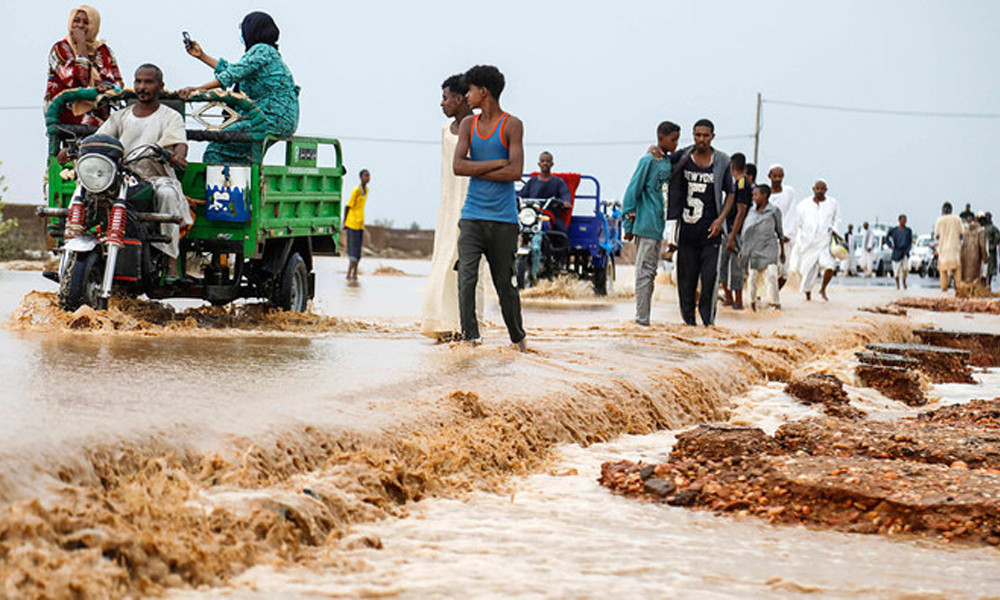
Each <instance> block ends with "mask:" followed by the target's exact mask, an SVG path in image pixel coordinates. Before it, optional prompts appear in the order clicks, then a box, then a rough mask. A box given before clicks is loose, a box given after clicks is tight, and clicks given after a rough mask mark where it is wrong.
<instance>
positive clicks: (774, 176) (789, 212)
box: [767, 165, 796, 289]
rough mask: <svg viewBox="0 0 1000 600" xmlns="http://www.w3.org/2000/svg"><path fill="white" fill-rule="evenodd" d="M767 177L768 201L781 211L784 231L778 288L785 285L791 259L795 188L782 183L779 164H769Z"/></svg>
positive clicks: (782, 177) (782, 170) (782, 168)
mask: <svg viewBox="0 0 1000 600" xmlns="http://www.w3.org/2000/svg"><path fill="white" fill-rule="evenodd" d="M767 178H768V179H770V180H771V199H770V203H771V204H773V205H775V206H776V207H778V210H780V211H781V227H782V230H783V231H784V232H785V239H784V240H783V241H784V242H785V252H786V254H785V256H786V258H787V260H783V261H781V262H779V263H778V288H779V289H780V288H782V287H784V285H785V280H786V279H787V278H788V270H789V263H790V261H791V256H792V250H793V249H794V247H795V246H794V241H795V233H796V232H795V223H796V217H795V189H794V188H793V187H792V186H790V185H784V181H785V168H784V167H782V166H781V165H771V168H769V169H768V170H767Z"/></svg>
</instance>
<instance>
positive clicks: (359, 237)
mask: <svg viewBox="0 0 1000 600" xmlns="http://www.w3.org/2000/svg"><path fill="white" fill-rule="evenodd" d="M358 176H359V177H360V178H361V183H360V184H359V185H357V186H355V188H354V191H352V192H351V199H350V200H348V201H347V210H345V211H344V234H345V236H346V237H347V258H348V259H349V260H350V263H349V264H348V265H347V280H348V281H357V280H358V261H360V260H361V245H362V243H363V242H364V239H365V237H364V236H365V202H366V201H367V200H368V182H369V181H371V178H372V177H371V174H369V173H368V169H361V173H359V174H358Z"/></svg>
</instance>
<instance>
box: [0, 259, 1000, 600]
mask: <svg viewBox="0 0 1000 600" xmlns="http://www.w3.org/2000/svg"><path fill="white" fill-rule="evenodd" d="M382 262H384V263H385V267H386V268H384V269H383V272H384V273H391V274H392V275H399V274H400V272H402V273H403V274H407V275H414V277H397V276H379V275H376V274H375V272H376V271H377V270H378V262H368V263H367V265H368V267H369V269H370V271H371V272H369V273H365V272H364V270H365V264H366V263H363V264H362V279H361V282H360V285H358V286H347V285H346V284H345V282H343V281H342V277H343V275H344V265H343V261H340V260H330V261H321V262H320V267H321V270H320V274H319V276H318V280H319V282H320V289H319V292H318V297H317V300H316V302H315V303H314V311H315V316H314V317H310V318H309V319H306V320H304V321H295V320H292V321H289V320H288V319H286V318H274V317H269V316H267V315H264V316H260V315H256V314H254V315H250V316H254V319H255V320H254V319H250V320H249V321H248V322H252V324H251V325H250V326H245V327H241V326H240V323H239V319H234V318H231V317H232V315H229V316H226V315H224V314H220V313H217V312H213V311H212V310H209V309H203V308H199V305H198V303H194V302H175V303H170V305H171V307H172V310H173V313H174V315H175V316H171V317H163V316H162V315H160V317H158V318H159V319H160V320H159V321H157V318H154V316H151V313H156V312H157V311H155V310H153V309H151V308H149V307H145V308H141V309H137V308H136V307H134V306H133V307H125V309H124V311H123V313H122V315H118V316H114V317H113V318H108V317H106V316H105V315H96V316H88V317H87V318H86V319H85V322H83V323H82V324H78V326H75V327H72V326H69V325H68V324H67V322H66V321H63V320H61V319H62V317H51V316H46V315H47V313H46V312H45V311H46V308H45V306H46V305H45V302H47V301H49V302H50V301H51V300H50V299H49V300H47V299H46V297H45V296H44V295H42V296H36V297H35V298H34V301H35V302H36V305H35V309H34V310H35V313H33V315H32V316H31V317H30V318H28V319H27V320H25V319H24V318H20V317H24V312H23V311H21V312H19V310H18V309H19V307H21V308H23V305H22V301H24V299H25V297H26V296H27V295H28V294H29V292H31V291H32V290H40V291H42V292H45V291H46V290H47V291H52V288H53V287H54V286H52V285H51V284H48V283H47V282H45V281H40V280H39V279H40V278H39V276H38V275H37V274H34V273H23V272H16V273H15V272H9V271H0V320H4V321H7V322H8V327H7V328H5V329H0V372H2V373H4V379H5V381H4V383H3V391H2V392H0V410H2V412H3V416H4V418H3V420H2V422H0V456H2V457H3V461H2V463H0V501H2V503H3V504H2V507H0V553H2V555H3V558H4V560H3V561H2V562H0V582H2V585H3V586H4V587H3V588H0V589H2V590H3V591H4V593H5V594H6V595H7V596H10V597H18V596H24V597H33V596H35V597H37V596H46V595H47V596H49V597H66V596H69V595H70V593H71V592H73V591H74V590H75V591H78V592H79V594H80V597H94V598H100V597H108V596H110V597H120V596H126V595H146V594H159V593H162V592H164V591H167V590H172V591H171V592H170V593H171V594H175V595H178V596H179V597H191V596H194V597H203V596H204V597H212V596H220V597H238V598H243V597H261V598H270V597H330V596H334V597H336V596H347V597H355V596H367V595H378V596H382V595H399V596H402V597H427V596H445V597H470V596H475V597H509V596H512V595H528V596H532V595H534V596H563V597H567V596H570V597H588V596H589V597H597V596H601V597H605V596H607V595H608V594H609V593H612V592H613V591H614V590H620V591H622V593H633V594H638V595H645V596H650V595H653V596H661V595H662V596H665V597H671V596H680V597H684V596H687V597H690V596H692V595H697V596H699V597H747V596H770V595H779V596H780V595H784V594H789V593H799V592H809V591H815V592H819V593H820V595H823V594H824V593H825V594H831V595H859V594H862V593H863V592H864V591H865V590H868V591H871V592H872V593H873V594H875V595H880V594H881V595H889V596H891V595H892V593H891V592H892V591H893V590H909V591H912V592H919V593H924V592H927V593H931V594H934V593H937V594H942V595H943V596H942V597H954V596H955V595H956V594H955V592H956V591H960V592H963V593H964V592H968V594H967V595H968V596H969V597H974V596H976V595H983V594H986V593H987V592H988V591H989V590H990V589H992V590H994V591H995V590H996V589H1000V587H998V586H997V583H998V582H997V580H996V579H995V578H993V579H990V577H991V576H988V575H985V574H981V575H980V574H978V573H979V571H977V569H976V566H977V565H981V564H985V562H984V561H986V560H987V559H995V557H996V555H995V553H994V554H993V555H990V554H988V551H983V550H969V551H963V550H954V549H950V548H940V547H936V546H935V547H925V546H923V545H920V544H915V543H912V542H905V541H904V542H900V543H895V542H886V541H885V540H882V541H877V540H870V541H869V540H865V539H863V538H859V537H858V536H839V535H834V534H829V533H822V532H810V531H806V530H801V529H794V528H786V529H777V528H769V527H763V526H760V525H758V524H754V523H739V522H733V521H731V520H727V519H721V518H714V517H710V516H691V515H687V514H684V513H677V512H676V511H675V510H673V509H668V510H664V509H661V508H660V507H636V506H631V505H626V504H625V503H624V502H625V501H623V500H622V499H616V498H613V497H611V496H610V495H609V494H607V493H606V492H605V491H603V490H601V488H599V486H597V484H596V481H595V479H596V474H595V472H594V469H595V468H599V465H600V462H601V460H603V459H605V458H606V457H607V456H608V455H609V453H610V454H618V453H624V452H649V453H656V452H664V453H665V452H667V451H668V450H669V443H670V440H671V437H670V434H669V433H655V432H656V431H657V430H662V429H664V428H673V429H677V428H680V427H684V426H687V425H692V424H694V423H697V422H702V421H706V420H720V419H726V418H730V417H734V418H737V419H743V420H749V421H755V420H757V421H759V420H765V421H766V420H768V419H771V420H775V419H784V418H792V417H793V416H794V414H796V411H799V410H801V409H800V408H799V407H797V406H795V405H794V404H791V403H787V402H785V400H784V399H783V397H782V395H781V394H772V393H769V392H768V389H769V388H768V387H767V386H765V387H762V388H760V390H761V391H757V392H755V391H754V390H756V389H758V388H755V387H754V386H755V385H759V384H762V383H765V381H764V378H765V377H772V378H781V377H783V376H786V375H787V374H789V373H790V372H792V371H794V370H795V369H797V368H799V367H800V365H801V364H802V361H806V360H811V357H815V356H816V355H817V354H818V355H822V356H826V355H827V354H829V355H830V357H829V358H828V359H827V360H828V361H829V364H828V366H829V368H830V369H831V370H834V371H836V370H838V369H840V370H842V371H843V372H849V366H847V364H846V363H844V361H843V357H845V356H850V355H851V352H852V350H853V349H854V348H855V346H857V345H860V344H861V343H863V342H865V341H871V340H879V341H903V340H905V339H907V337H906V334H905V331H906V330H907V329H908V326H907V323H906V321H904V320H902V319H897V318H891V317H876V316H872V315H862V314H859V313H856V312H855V311H854V307H855V306H857V305H859V304H874V303H880V302H886V301H888V300H889V299H891V298H892V297H893V295H894V293H893V292H891V290H885V289H877V290H871V289H869V290H860V291H848V290H846V289H843V288H834V289H833V293H832V294H831V303H829V304H818V303H816V304H809V305H806V304H805V303H804V302H801V300H796V299H795V298H794V297H789V298H788V299H787V300H783V302H784V303H785V305H786V311H785V312H784V313H781V314H775V313H771V312H762V313H757V314H752V313H743V314H736V313H734V312H732V311H729V310H723V311H722V312H721V313H720V325H722V326H723V327H724V328H726V329H722V330H703V329H688V328H684V327H680V326H678V325H677V324H676V323H677V321H678V320H679V319H677V313H676V310H677V309H676V301H675V299H674V290H673V288H669V287H662V286H661V287H660V288H659V289H658V293H657V301H656V303H655V305H654V312H653V321H654V327H653V328H652V329H641V328H637V327H635V326H633V325H631V324H630V317H631V314H632V310H633V305H632V303H631V300H630V299H629V298H628V291H627V290H628V286H627V282H623V281H621V280H622V279H623V278H624V277H627V276H628V272H627V271H626V270H625V269H622V270H621V272H620V277H619V280H620V283H621V284H622V285H623V287H624V291H622V290H621V289H620V291H619V292H617V293H616V295H614V296H612V298H610V299H603V300H602V299H594V298H593V297H591V296H589V295H588V294H587V293H586V292H585V291H582V292H581V291H574V290H572V289H567V288H566V286H557V287H558V290H554V291H553V292H552V293H551V294H549V295H548V296H546V294H545V293H540V294H537V295H535V297H531V298H526V302H525V320H526V324H527V327H528V330H529V335H530V340H531V344H532V348H533V349H534V352H533V353H530V354H528V355H520V354H518V353H516V352H513V351H512V350H511V349H510V348H508V347H507V345H506V343H505V340H504V338H505V335H504V333H503V330H502V328H500V327H490V328H488V329H487V330H486V333H487V340H488V342H487V344H486V345H485V346H484V347H482V348H478V349H475V350H472V349H468V348H464V347H449V346H435V345H432V344H431V343H430V342H429V341H427V340H425V339H423V338H421V337H420V336H419V335H417V334H416V333H415V332H416V327H415V324H416V322H417V320H418V319H419V306H420V298H421V292H422V284H423V278H422V277H421V275H423V274H425V273H426V269H427V263H425V262H419V261H382ZM570 287H572V286H570ZM529 296H531V295H529ZM186 310H187V311H193V312H190V313H188V315H189V316H191V317H192V320H191V321H189V320H188V319H187V318H186V317H184V318H175V317H176V315H177V314H181V315H182V316H183V313H184V311H186ZM199 311H200V312H199ZM36 313H37V314H36ZM248 314H249V313H245V314H244V316H247V315H248ZM11 315H14V316H15V317H18V318H16V319H15V320H14V321H13V322H11V321H9V320H8V319H9V318H10V317H11ZM486 318H487V320H488V321H490V322H492V323H494V324H496V323H500V322H501V319H500V317H499V314H498V311H497V307H496V305H495V302H492V303H491V304H490V305H489V306H488V309H487V314H486ZM948 318H950V319H957V320H961V319H963V318H964V317H963V316H961V315H952V316H950V317H948ZM146 319H148V320H146ZM915 319H916V320H919V319H926V315H919V316H918V317H913V316H911V321H912V320H915ZM136 322H142V323H148V325H139V326H137V325H136ZM927 322H928V323H930V322H931V321H927ZM933 322H934V323H935V324H939V325H942V326H949V325H951V326H953V325H954V324H953V323H952V324H949V323H947V322H945V323H942V322H938V321H933ZM998 323H1000V321H997V322H993V321H989V322H988V323H987V322H986V321H980V322H977V325H979V324H987V325H989V326H991V327H995V326H997V324H998ZM116 327H118V328H119V329H115V328H116ZM998 329H1000V328H998ZM996 383H997V382H995V381H993V380H990V381H988V382H987V385H991V386H995V387H996ZM996 389H998V390H1000V387H996ZM747 393H749V394H750V397H754V396H753V394H755V393H756V394H757V396H756V398H757V401H755V402H749V401H744V400H740V399H741V398H744V397H746V395H747ZM859 393H862V394H865V393H866V392H859ZM963 394H967V392H966V391H963V392H960V393H958V395H963ZM866 397H868V398H869V401H870V402H872V403H874V404H878V403H883V405H884V406H883V408H884V409H885V410H886V411H887V412H891V411H893V410H903V409H900V408H899V407H897V406H895V405H894V404H892V403H889V402H887V401H885V400H884V399H880V398H878V397H877V396H872V395H871V394H868V396H866ZM765 409H766V410H765ZM623 434H624V435H626V436H627V437H625V438H620V436H622V435H623ZM512 477H513V478H512ZM414 501H417V502H414ZM410 514H416V515H417V516H419V517H420V518H417V519H414V518H412V517H411V518H405V517H406V516H407V515H410ZM386 517H389V518H388V519H386ZM397 517H404V518H401V519H400V518H397ZM373 545H376V546H378V545H381V546H382V549H381V550H378V549H373V548H371V547H370V546H373ZM984 552H985V554H984ZM774 554H777V555H778V556H781V557H782V561H781V562H780V563H778V562H777V561H774V560H768V559H767V558H765V557H767V556H772V555H774ZM877 555H881V556H883V557H884V560H885V561H886V564H887V565H891V571H892V573H891V574H885V573H879V572H878V570H877V569H875V568H874V567H872V568H865V569H856V570H854V571H853V572H852V573H851V575H850V576H849V577H841V579H838V576H840V575H843V569H842V568H837V567H836V565H847V564H850V563H851V562H852V561H854V560H856V557H858V556H862V557H864V556H868V557H873V556H877ZM935 561H936V562H937V563H938V564H939V565H941V566H940V567H939V569H938V570H937V571H936V572H933V573H932V572H931V570H930V569H928V568H927V567H928V565H929V564H931V563H932V562H935ZM868 562H871V561H870V560H869V561H868ZM984 572H985V569H984ZM991 586H993V587H992V588H991ZM661 592H662V594H661ZM959 595H960V594H959ZM987 595H988V594H987ZM930 597H933V596H930Z"/></svg>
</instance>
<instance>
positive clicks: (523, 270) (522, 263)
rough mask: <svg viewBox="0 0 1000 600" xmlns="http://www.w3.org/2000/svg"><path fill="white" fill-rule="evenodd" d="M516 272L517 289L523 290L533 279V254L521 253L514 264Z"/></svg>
mask: <svg viewBox="0 0 1000 600" xmlns="http://www.w3.org/2000/svg"><path fill="white" fill-rule="evenodd" d="M514 274H515V276H516V278H517V289H519V290H523V289H525V288H527V287H528V284H529V283H530V280H531V255H530V254H520V255H518V257H517V263H515V265H514Z"/></svg>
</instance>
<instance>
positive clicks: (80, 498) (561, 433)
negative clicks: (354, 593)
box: [0, 319, 910, 598]
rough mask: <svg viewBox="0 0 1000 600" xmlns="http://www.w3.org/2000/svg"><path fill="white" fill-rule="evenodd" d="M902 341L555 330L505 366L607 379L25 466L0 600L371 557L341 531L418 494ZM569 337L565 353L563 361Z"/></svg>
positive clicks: (6, 509) (703, 414) (869, 330)
mask: <svg viewBox="0 0 1000 600" xmlns="http://www.w3.org/2000/svg"><path fill="white" fill-rule="evenodd" d="M907 331H908V330H907V329H905V326H904V324H903V323H901V322H898V321H894V320H890V319H882V320H868V321H855V322H854V323H851V324H850V325H848V326H845V327H843V328H841V329H840V331H839V332H838V336H837V337H835V338H832V339H831V338H827V339H824V340H823V341H822V342H806V341H802V340H800V339H796V338H794V337H791V336H778V337H775V336H764V335H757V334H735V333H732V332H729V331H725V330H721V329H704V330H702V329H698V330H692V329H688V328H682V327H668V326H661V327H654V328H651V329H649V330H643V331H642V332H640V333H635V331H634V329H629V331H628V332H625V331H613V332H612V331H608V330H601V331H594V330H593V329H581V330H565V331H562V330H561V331H559V332H557V333H553V334H552V336H551V338H552V340H553V341H552V342H550V343H551V346H549V347H547V346H546V341H545V337H544V336H538V338H539V342H538V346H539V350H538V351H537V352H536V354H534V355H532V356H530V357H521V356H519V355H515V354H513V353H511V360H526V361H531V362H530V363H525V365H526V366H527V365H529V364H535V363H538V362H542V363H544V365H543V369H542V370H543V372H544V373H546V377H548V378H551V377H552V375H551V373H553V372H557V371H565V370H572V369H574V368H575V367H576V365H577V364H578V363H579V364H580V365H587V364H589V365H595V364H601V365H602V366H607V367H608V368H604V369H602V371H601V372H602V375H596V374H594V371H593V370H590V371H588V376H587V377H576V378H574V379H571V380H568V382H565V383H564V384H563V385H561V386H553V385H550V386H549V387H548V388H547V389H548V390H549V391H548V392H547V393H544V392H543V393H541V394H537V395H534V396H523V397H510V396H509V395H505V394H498V393H497V392H496V388H495V387H494V385H493V384H491V382H489V381H477V380H473V379H470V381H469V383H468V387H466V388H465V389H461V390H455V391H452V392H450V393H445V394H443V395H441V396H440V398H439V399H438V400H437V401H436V402H434V403H432V404H431V405H429V406H417V405H416V403H415V404H414V407H413V410H412V411H411V412H412V413H413V414H414V415H416V416H414V417H413V418H412V420H411V421H409V422H407V423H406V424H403V425H399V426H396V427H394V428H393V429H392V430H388V431H383V432H380V433H378V434H366V435H362V434H357V433H350V432H346V433H345V432H336V431H328V430H321V429H317V428H313V427H303V428H300V429H296V430H293V431H285V432H282V433H280V434H275V435H274V436H273V438H271V439H269V440H260V439H258V440H250V439H239V440H233V441H232V442H231V444H230V445H229V447H227V448H225V449H223V450H220V451H218V452H204V451H200V450H196V449H194V448H189V447H178V446H175V445H173V444H172V443H170V442H169V440H164V439H155V440H150V441H149V442H147V443H124V442H122V443H112V444H107V445H103V446H100V447H93V448H90V449H88V450H87V451H86V452H85V453H84V455H83V457H82V458H80V459H78V460H71V459H70V458H67V459H66V460H65V461H64V462H63V463H60V464H52V465H48V466H47V467H46V468H45V469H42V467H41V466H40V467H39V470H40V475H39V476H40V477H42V476H45V477H49V478H50V479H51V482H52V483H51V486H50V487H51V488H52V492H51V494H50V495H49V496H48V497H46V498H45V499H44V500H40V499H37V498H31V497H29V498H16V497H10V496H9V497H8V498H7V503H6V504H5V505H3V506H2V508H0V589H2V590H3V594H4V595H6V596H10V597H18V596H29V597H81V598H99V597H125V596H139V595H150V594H158V593H160V592H162V591H163V590H164V589H166V588H170V587H178V586H200V585H209V586H213V585H220V584H223V583H225V582H226V581H227V580H229V579H230V578H232V577H234V576H236V575H238V574H239V573H241V572H243V571H245V570H246V569H248V568H250V567H252V566H254V565H258V564H266V563H293V562H294V563H301V564H310V563H312V562H314V561H317V560H319V558H318V557H319V555H320V554H321V553H324V551H326V552H325V554H326V555H327V556H328V555H329V550H330V548H331V547H332V548H337V547H340V546H350V545H353V544H371V545H377V544H378V543H379V542H378V540H361V539H355V538H353V537H352V536H350V534H349V531H350V525H351V524H352V523H358V522H363V521H370V520H373V519H378V518H384V517H386V516H402V515H405V514H406V507H407V505H408V503H410V502H414V501H418V500H420V499H422V498H425V497H427V496H434V495H455V494H461V493H462V492H463V491H465V490H472V489H489V490H502V489H503V488H504V486H505V482H506V481H507V479H508V478H509V477H511V476H513V475H518V474H525V473H529V472H532V471H534V470H537V469H539V468H540V467H542V466H543V465H544V464H545V463H546V461H547V460H549V457H550V455H551V451H552V450H553V449H554V448H555V447H556V446H557V445H558V444H562V443H579V444H590V443H594V442H598V441H606V440H610V439H612V438H614V437H615V436H618V435H620V434H623V433H631V434H642V433H650V432H653V431H656V430H660V429H664V428H677V427H682V426H687V425H692V424H695V423H698V422H705V421H717V420H723V419H726V418H727V417H728V412H729V406H730V402H731V399H732V398H733V397H734V396H736V395H738V394H740V393H742V392H743V391H745V390H746V389H748V388H749V387H750V386H752V385H754V384H757V383H761V382H763V381H766V380H767V379H786V378H787V377H788V376H789V375H790V374H791V373H792V372H793V371H794V370H795V369H796V368H797V367H798V365H800V364H802V363H803V362H804V361H805V360H806V359H808V358H810V357H814V356H816V355H817V354H820V353H824V352H829V351H837V350H843V349H847V348H853V347H856V346H857V345H858V344H861V343H864V342H866V341H875V340H882V341H907V340H909V339H910V337H909V334H908V332H907ZM626 333H628V335H629V336H630V339H631V340H635V339H639V340H640V341H642V342H643V343H645V344H646V345H647V346H648V348H647V350H646V352H647V353H646V354H644V355H643V356H642V357H635V356H624V357H617V358H616V359H615V360H617V361H618V362H617V363H615V362H614V361H613V360H611V359H612V358H614V357H608V356H607V355H606V348H607V346H606V345H599V346H594V347H593V350H591V355H588V356H585V354H586V352H587V350H586V348H587V344H588V343H589V340H591V339H593V338H594V337H595V336H600V337H602V339H603V338H604V337H606V336H607V335H609V334H615V335H620V336H624V335H625V334H626ZM567 340H575V341H573V343H572V344H571V346H572V349H571V350H564V351H560V350H559V348H560V347H561V346H558V344H565V343H566V341H567ZM445 351H446V352H447V350H445ZM452 351H453V352H455V351H464V350H461V349H458V350H452ZM680 357H689V359H685V360H682V359H681V358H680ZM640 359H641V360H645V361H647V362H645V363H641V364H642V365H644V366H638V365H639V364H640V362H639V361H640ZM575 361H576V362H575ZM609 361H610V362H612V364H611V365H608V362H609ZM622 361H624V362H622ZM618 363H621V364H618ZM615 365H618V366H620V367H622V368H621V369H616V368H611V367H614V366H615ZM618 373H620V375H619V374H618ZM539 389H541V388H539ZM553 389H555V391H551V390H553ZM399 401H400V402H406V401H408V400H407V399H404V398H401V399H400V400H399ZM3 489H5V487H4V486H3V485H0V490H3ZM14 496H16V494H14ZM324 560H328V559H324Z"/></svg>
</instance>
